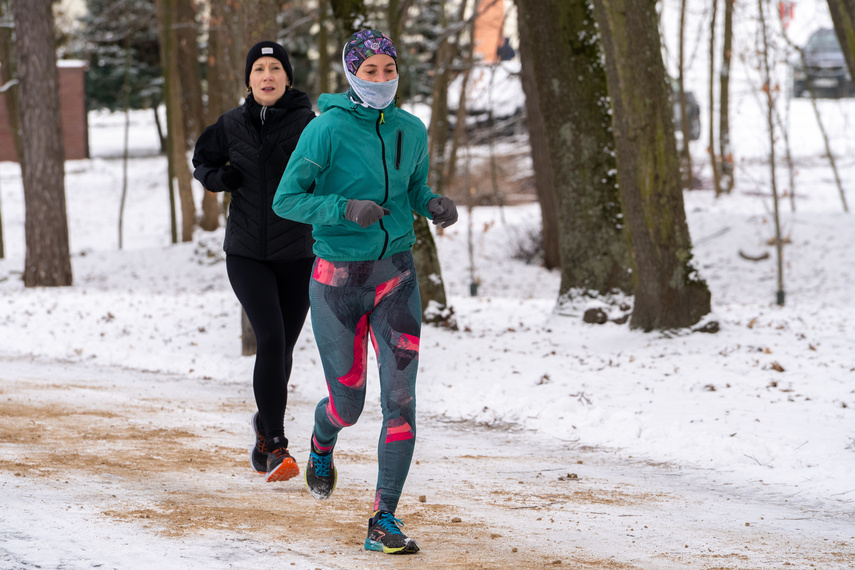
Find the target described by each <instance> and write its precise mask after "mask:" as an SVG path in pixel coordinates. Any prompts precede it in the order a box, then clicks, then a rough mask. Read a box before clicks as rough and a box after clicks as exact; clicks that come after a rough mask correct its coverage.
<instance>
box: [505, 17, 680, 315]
mask: <svg viewBox="0 0 855 570" xmlns="http://www.w3.org/2000/svg"><path fill="white" fill-rule="evenodd" d="M517 4H518V6H519V7H520V12H519V26H520V29H521V30H522V31H521V35H522V36H523V37H526V38H550V41H549V42H542V43H539V44H538V46H537V49H534V50H529V55H528V56H526V57H527V60H526V62H527V63H528V62H529V61H530V62H531V64H532V65H533V73H534V78H535V95H536V98H537V102H538V107H539V108H541V109H549V122H548V123H546V124H545V125H544V134H545V139H546V146H547V150H548V156H549V160H550V165H551V171H552V175H553V181H554V188H555V200H556V205H557V218H558V235H559V250H560V257H561V286H560V290H559V302H561V300H562V299H563V298H567V297H574V296H576V295H578V294H583V295H587V294H590V293H595V294H607V293H610V292H612V291H614V290H621V291H625V292H630V291H631V290H632V281H631V276H630V270H629V268H630V260H629V245H628V242H627V239H626V235H625V233H624V230H623V226H624V221H623V214H622V213H621V207H620V194H619V192H618V185H617V178H616V175H615V168H616V163H615V159H614V150H615V141H614V136H613V134H612V131H611V129H609V128H608V127H607V126H608V125H609V123H610V108H609V105H608V103H607V102H606V101H607V100H608V95H609V93H608V86H607V82H606V71H605V69H603V67H602V63H601V62H602V51H601V50H600V45H599V42H598V41H597V30H596V22H595V20H594V14H593V11H592V8H591V7H590V4H588V2H587V1H586V0H517ZM663 85H664V77H663ZM604 125H606V128H604Z"/></svg>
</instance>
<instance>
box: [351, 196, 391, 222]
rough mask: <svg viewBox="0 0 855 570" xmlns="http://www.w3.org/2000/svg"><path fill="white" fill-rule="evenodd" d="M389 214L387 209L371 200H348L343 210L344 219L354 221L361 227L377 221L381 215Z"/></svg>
mask: <svg viewBox="0 0 855 570" xmlns="http://www.w3.org/2000/svg"><path fill="white" fill-rule="evenodd" d="M389 214H391V212H390V211H389V210H387V209H386V208H383V207H382V206H378V205H377V204H376V203H375V202H372V201H371V200H348V201H347V209H345V211H344V219H345V220H350V221H351V222H356V223H357V224H359V225H360V226H362V227H363V228H367V227H368V226H370V225H371V224H373V223H375V222H377V221H378V220H380V218H382V217H383V216H388V215H389Z"/></svg>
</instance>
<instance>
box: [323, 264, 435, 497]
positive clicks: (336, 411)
mask: <svg viewBox="0 0 855 570" xmlns="http://www.w3.org/2000/svg"><path fill="white" fill-rule="evenodd" d="M309 298H310V301H311V306H312V310H311V315H312V328H313V330H314V334H315V341H316V342H317V344H318V350H319V352H320V356H321V361H322V363H323V368H324V375H325V376H326V382H327V388H328V390H329V397H327V398H324V399H323V400H321V401H320V402H319V403H318V406H317V408H316V409H315V426H314V433H313V442H314V444H315V447H316V448H317V449H318V451H320V452H326V451H330V450H332V448H333V447H334V446H335V443H336V440H337V437H338V433H339V431H341V429H342V428H344V427H347V426H351V425H353V424H355V423H356V421H357V419H359V416H360V414H361V413H362V409H363V407H364V405H365V380H366V373H367V370H366V360H367V356H368V339H369V337H370V339H371V342H372V344H373V345H374V351H375V354H376V355H377V363H378V367H379V375H380V403H381V407H382V412H383V426H382V429H381V431H380V441H379V443H378V447H377V460H378V474H377V490H376V493H375V499H374V509H375V510H385V511H390V512H395V508H396V507H397V505H398V499H399V498H400V496H401V490H402V489H403V487H404V482H405V481H406V479H407V473H408V472H409V469H410V462H411V460H412V457H413V447H414V445H415V438H416V421H415V420H416V400H415V387H416V372H417V370H418V365H419V334H420V331H421V301H420V299H419V287H418V281H417V279H416V270H415V267H414V265H413V257H412V254H411V253H410V252H409V251H406V252H402V253H397V254H395V255H393V256H391V257H389V258H386V259H381V260H378V261H335V262H332V261H325V260H323V259H320V258H318V259H316V260H315V265H314V269H313V272H312V280H311V282H310V285H309Z"/></svg>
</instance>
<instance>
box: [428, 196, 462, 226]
mask: <svg viewBox="0 0 855 570" xmlns="http://www.w3.org/2000/svg"><path fill="white" fill-rule="evenodd" d="M427 209H428V212H430V213H431V216H433V225H435V226H436V225H439V226H440V227H443V228H447V227H448V226H450V225H451V224H453V223H455V222H456V221H457V206H455V205H454V201H453V200H452V199H451V198H446V197H445V196H440V197H439V198H431V199H430V200H429V201H428V203H427Z"/></svg>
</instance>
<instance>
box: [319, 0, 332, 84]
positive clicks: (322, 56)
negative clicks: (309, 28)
mask: <svg viewBox="0 0 855 570" xmlns="http://www.w3.org/2000/svg"><path fill="white" fill-rule="evenodd" d="M329 8H330V6H329V0H318V93H329V92H330V54H329V42H330V40H329V33H328V31H327V17H328V14H329Z"/></svg>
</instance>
